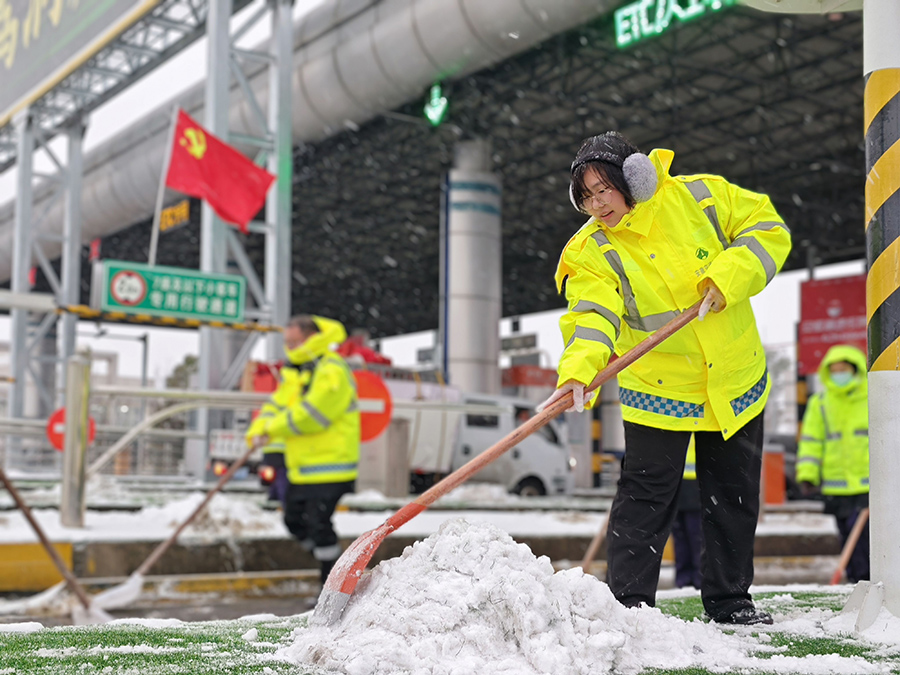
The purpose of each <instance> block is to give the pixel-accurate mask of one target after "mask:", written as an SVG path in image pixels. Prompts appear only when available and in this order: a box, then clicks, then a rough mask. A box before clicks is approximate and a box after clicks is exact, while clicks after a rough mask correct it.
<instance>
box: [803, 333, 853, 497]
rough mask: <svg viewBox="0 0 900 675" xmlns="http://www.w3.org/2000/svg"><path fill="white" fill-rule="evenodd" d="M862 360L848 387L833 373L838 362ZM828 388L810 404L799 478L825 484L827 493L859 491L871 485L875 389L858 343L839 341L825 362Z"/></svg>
mask: <svg viewBox="0 0 900 675" xmlns="http://www.w3.org/2000/svg"><path fill="white" fill-rule="evenodd" d="M838 361H847V362H848V363H852V364H854V365H855V366H856V374H857V376H856V379H855V380H854V381H853V382H851V383H850V384H847V385H844V386H842V387H840V386H838V385H837V384H835V382H834V381H833V380H832V379H831V371H830V370H829V369H828V366H830V365H831V364H832V363H837V362H838ZM819 379H820V380H821V382H822V384H824V385H825V391H824V392H821V393H817V394H814V395H813V396H811V397H810V399H809V401H808V402H807V404H806V413H805V414H804V415H803V427H802V430H801V432H800V447H799V448H798V450H797V480H798V481H809V482H810V483H812V484H813V485H821V486H822V494H825V495H856V494H865V493H867V492H868V491H869V393H868V386H867V383H866V357H865V355H864V354H863V353H862V352H861V351H859V350H858V349H857V348H856V347H851V346H849V345H839V346H836V347H832V348H831V349H829V350H828V352H827V353H826V354H825V358H824V359H822V363H821V364H820V365H819Z"/></svg>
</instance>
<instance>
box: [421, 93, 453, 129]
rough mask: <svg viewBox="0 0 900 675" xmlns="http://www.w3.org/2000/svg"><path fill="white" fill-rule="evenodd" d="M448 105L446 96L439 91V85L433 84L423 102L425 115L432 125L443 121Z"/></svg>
mask: <svg viewBox="0 0 900 675" xmlns="http://www.w3.org/2000/svg"><path fill="white" fill-rule="evenodd" d="M448 105H449V103H448V102H447V97H446V96H444V95H443V93H442V92H441V85H439V84H436V85H434V86H433V87H432V88H431V91H430V92H429V94H428V101H427V102H426V103H425V117H427V118H428V121H429V122H431V124H432V126H437V125H439V124H440V123H441V122H443V121H444V116H445V115H446V114H447V106H448Z"/></svg>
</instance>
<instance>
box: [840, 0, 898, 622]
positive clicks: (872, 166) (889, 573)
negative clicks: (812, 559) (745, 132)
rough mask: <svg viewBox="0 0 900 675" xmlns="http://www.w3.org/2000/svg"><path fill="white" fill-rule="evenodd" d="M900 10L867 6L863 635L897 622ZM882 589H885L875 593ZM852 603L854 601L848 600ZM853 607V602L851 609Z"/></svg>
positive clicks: (882, 2)
mask: <svg viewBox="0 0 900 675" xmlns="http://www.w3.org/2000/svg"><path fill="white" fill-rule="evenodd" d="M898 27H900V3H898V2H897V0H865V2H864V4H863V61H864V69H865V77H866V88H865V120H864V122H865V135H866V249H867V258H868V268H869V273H868V278H867V281H866V315H867V316H866V318H867V321H868V337H869V343H868V350H869V355H868V357H869V376H868V381H869V465H870V471H869V475H870V476H871V484H870V487H869V489H870V494H869V500H870V509H871V510H870V513H871V522H870V526H869V532H870V541H871V561H872V584H871V585H870V584H865V582H862V583H861V584H860V587H859V588H858V589H857V596H858V597H857V601H856V604H855V607H856V608H858V609H859V615H858V617H857V627H858V629H860V630H864V629H865V628H867V627H868V626H869V625H871V624H872V622H873V621H874V619H875V615H876V614H877V612H878V610H880V609H881V608H886V609H887V610H888V611H889V612H890V613H891V614H893V615H894V616H900V520H898V519H897V517H896V514H897V513H898V511H900V490H898V489H897V486H898V485H900V414H898V412H900V40H898V32H897V31H898ZM878 582H883V584H884V585H883V587H882V586H876V585H875V584H877V583H878ZM851 602H852V599H851ZM848 604H849V603H848Z"/></svg>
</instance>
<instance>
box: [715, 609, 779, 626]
mask: <svg viewBox="0 0 900 675" xmlns="http://www.w3.org/2000/svg"><path fill="white" fill-rule="evenodd" d="M714 621H715V622H716V623H729V624H732V625H734V626H753V625H756V624H759V623H762V624H767V625H771V624H772V615H771V614H769V613H768V612H763V611H762V610H759V609H756V607H753V606H752V605H751V606H749V607H741V609H738V610H735V611H733V612H732V613H731V614H728V615H726V616H722V617H717V618H716V619H714Z"/></svg>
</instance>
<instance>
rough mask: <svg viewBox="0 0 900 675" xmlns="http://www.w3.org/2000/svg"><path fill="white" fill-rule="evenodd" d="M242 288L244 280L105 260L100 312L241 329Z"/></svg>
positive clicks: (193, 271) (243, 294)
mask: <svg viewBox="0 0 900 675" xmlns="http://www.w3.org/2000/svg"><path fill="white" fill-rule="evenodd" d="M245 284H246V281H245V280H244V278H243V277H239V276H236V275H233V274H210V273H205V272H198V271H195V270H190V269H187V268H184V267H161V266H159V265H155V266H153V267H151V266H150V265H142V264H140V263H132V262H122V261H119V260H104V261H103V293H102V294H101V303H100V308H101V309H102V310H103V311H106V312H126V313H128V314H148V315H151V316H168V317H173V318H177V319H197V320H203V321H224V322H227V323H240V322H243V320H244V298H245Z"/></svg>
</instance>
